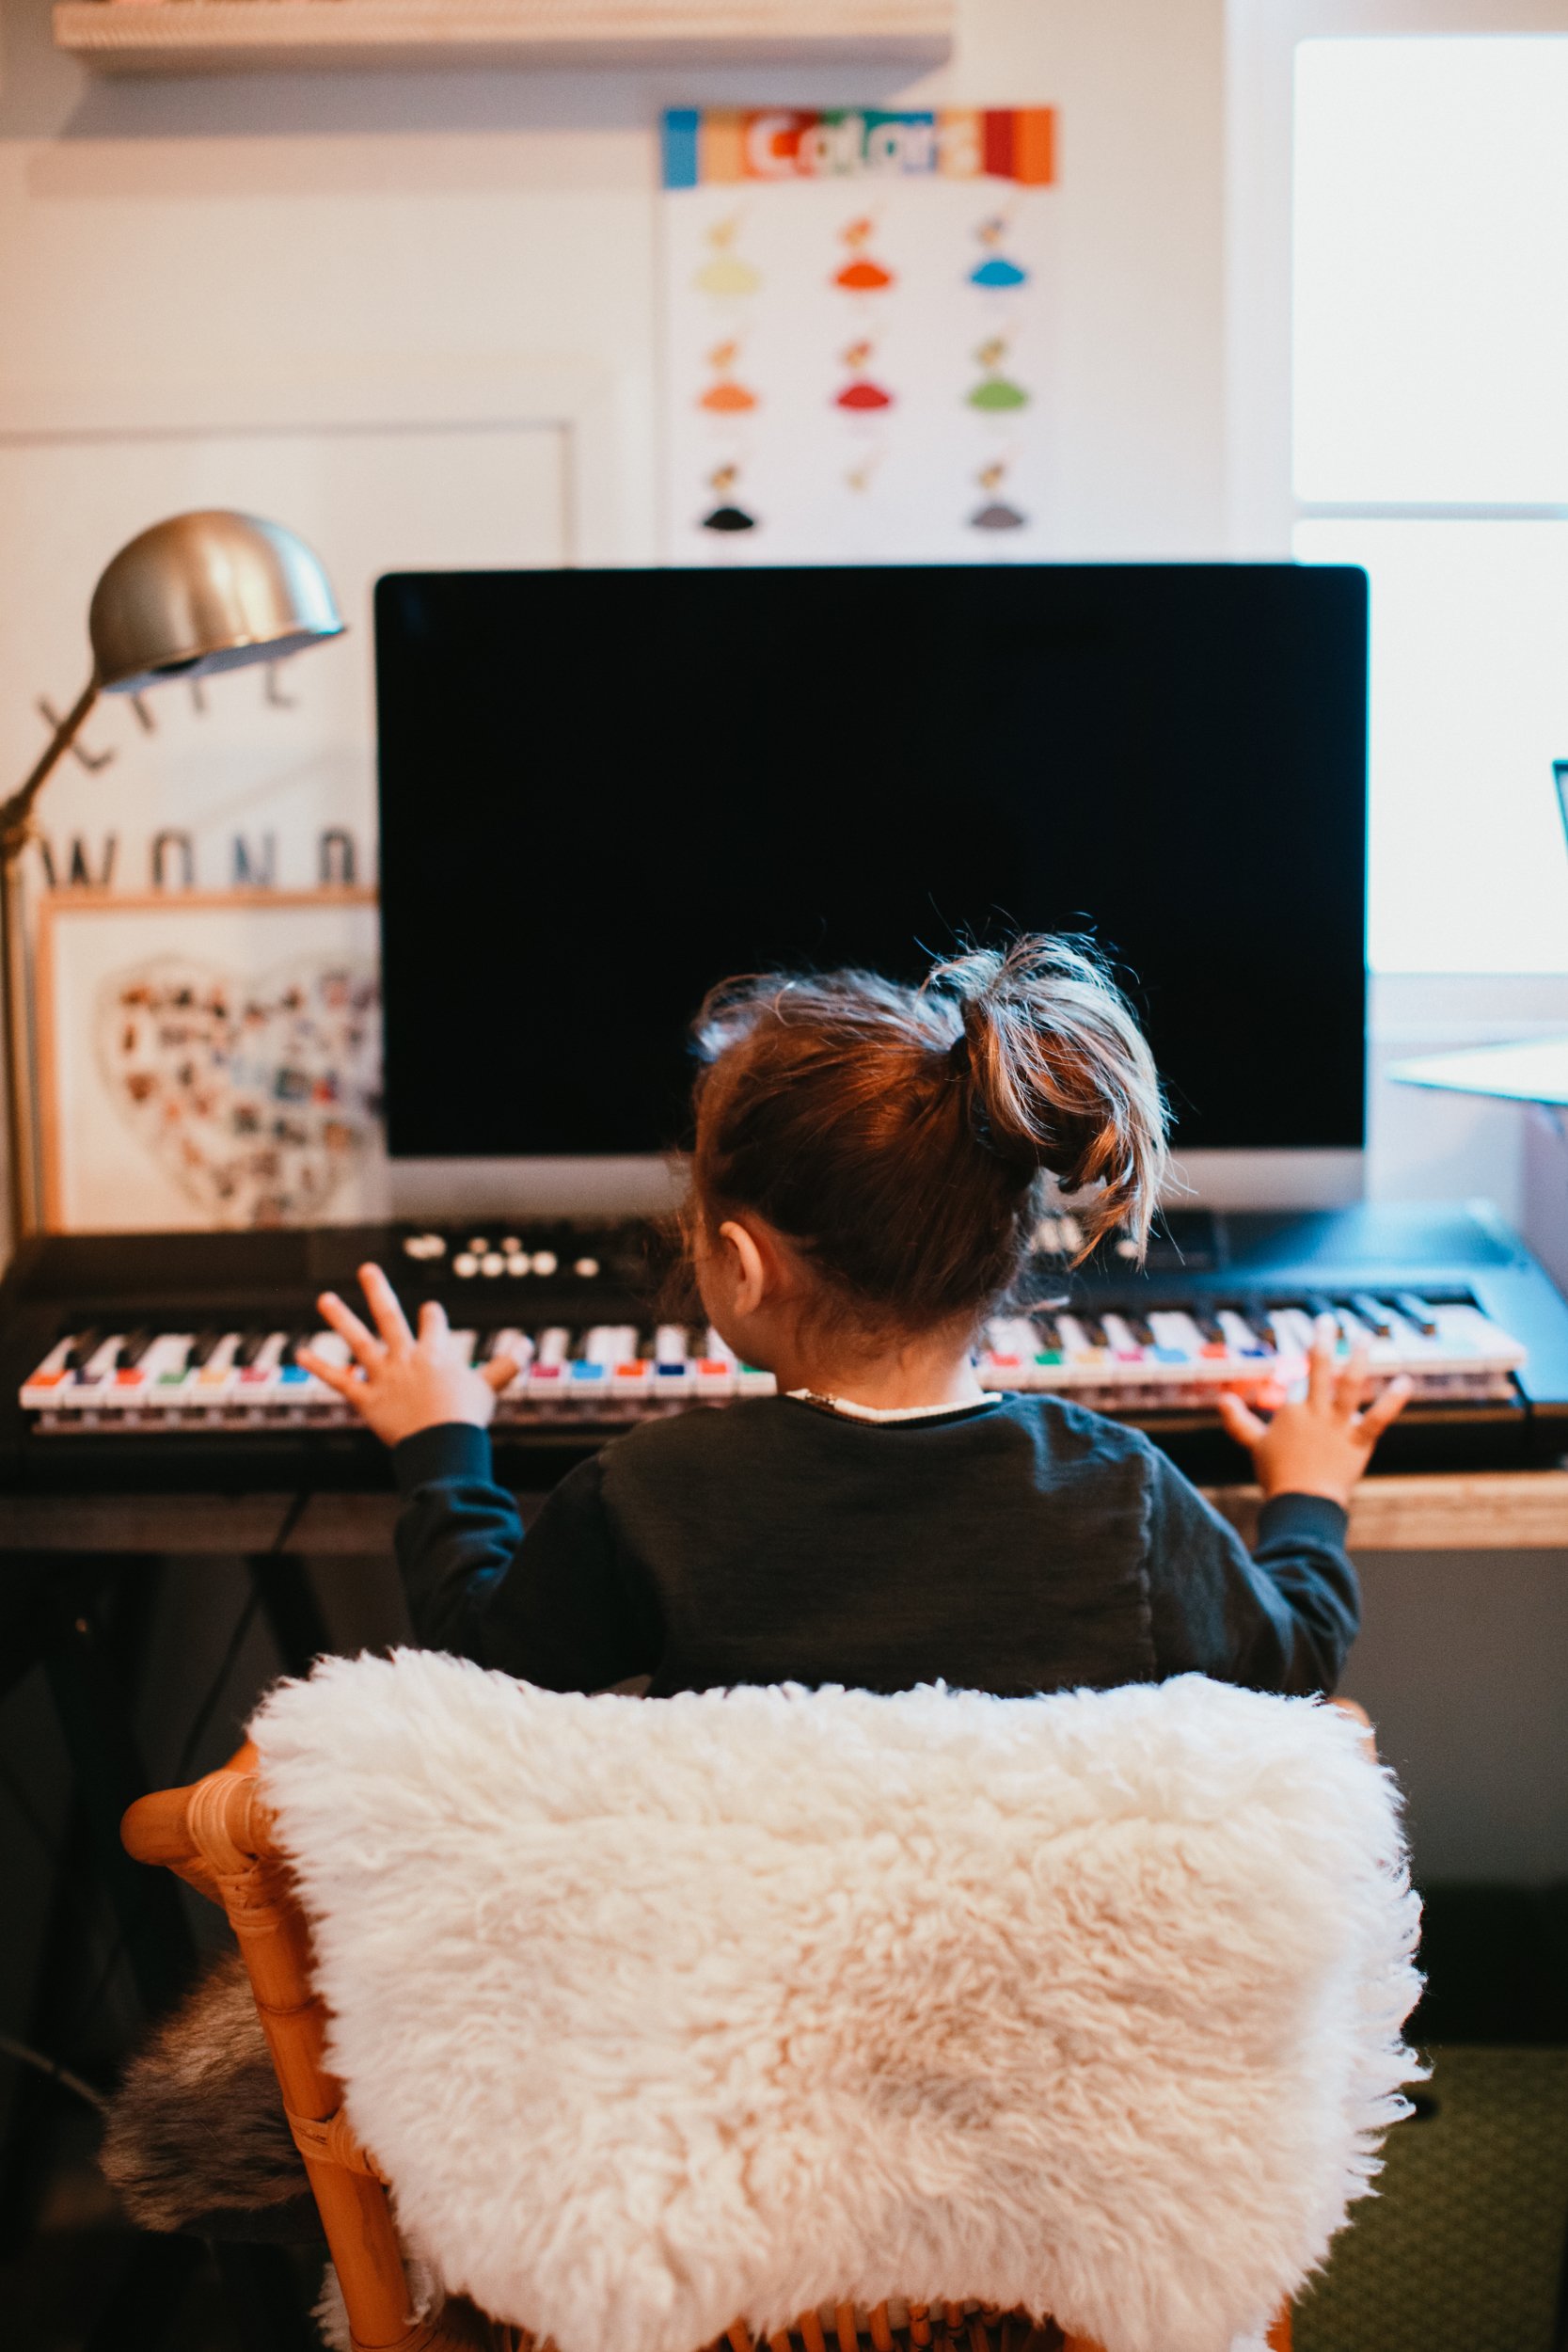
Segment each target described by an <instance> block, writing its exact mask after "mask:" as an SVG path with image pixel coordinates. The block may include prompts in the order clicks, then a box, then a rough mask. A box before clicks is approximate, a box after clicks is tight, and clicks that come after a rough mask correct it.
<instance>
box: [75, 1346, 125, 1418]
mask: <svg viewBox="0 0 1568 2352" xmlns="http://www.w3.org/2000/svg"><path fill="white" fill-rule="evenodd" d="M121 1336H122V1335H121V1333H119V1331H111V1332H110V1334H109V1336H108V1338H107V1339H101V1340H100V1341H99V1343H98V1345H97V1346H96V1347H95V1348H94V1349H93V1351H92V1353H91V1355H90V1356H88V1357H87V1358H85V1359H84V1360H83V1361H82V1362H81V1363H79V1364H78V1365H77V1367H76V1372H75V1375H74V1377H73V1378H72V1380H71V1389H72V1391H73V1397H72V1402H74V1403H81V1402H83V1401H85V1399H86V1397H87V1395H89V1394H94V1393H96V1392H97V1391H100V1390H101V1389H103V1386H104V1384H105V1383H106V1382H107V1381H108V1379H109V1378H110V1376H111V1375H112V1374H113V1372H114V1368H115V1360H116V1359H117V1358H118V1356H119V1345H120V1339H121Z"/></svg>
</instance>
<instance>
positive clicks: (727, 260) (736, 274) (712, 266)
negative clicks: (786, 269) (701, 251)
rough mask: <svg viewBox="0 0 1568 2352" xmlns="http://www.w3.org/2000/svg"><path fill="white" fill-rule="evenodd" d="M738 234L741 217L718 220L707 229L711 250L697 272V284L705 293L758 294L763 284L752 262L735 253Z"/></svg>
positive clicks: (735, 216)
mask: <svg viewBox="0 0 1568 2352" xmlns="http://www.w3.org/2000/svg"><path fill="white" fill-rule="evenodd" d="M739 234H740V216H739V215H738V214H736V215H734V216H733V217H732V218H731V219H729V220H716V221H715V222H714V223H713V225H712V227H711V228H710V229H709V230H708V232H707V243H708V245H709V246H711V248H712V250H711V252H710V253H709V255H708V258H707V260H706V261H705V262H704V263H703V265H702V267H701V268H700V269H699V270H698V272H697V283H698V285H699V286H700V287H701V288H702V290H703V292H704V294H723V295H732V294H755V293H756V291H757V288H758V287H759V286H760V285H761V284H762V279H761V278H760V276H759V275H758V273H757V272H756V271H755V270H754V269H753V268H752V264H751V262H747V261H743V260H742V259H741V257H740V255H739V254H738V253H736V250H735V242H736V238H737V237H738V236H739Z"/></svg>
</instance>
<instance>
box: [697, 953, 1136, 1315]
mask: <svg viewBox="0 0 1568 2352" xmlns="http://www.w3.org/2000/svg"><path fill="white" fill-rule="evenodd" d="M695 1036H696V1040H697V1047H698V1051H699V1054H700V1055H701V1057H702V1059H703V1062H704V1064H705V1067H704V1068H703V1070H702V1072H701V1073H700V1074H699V1077H698V1080H697V1087H696V1144H695V1150H694V1153H693V1159H692V1211H693V1223H694V1227H695V1241H696V1249H697V1260H698V1270H699V1276H701V1275H702V1273H703V1268H704V1264H705V1261H706V1262H711V1257H712V1253H713V1251H714V1249H715V1248H716V1247H717V1242H718V1236H719V1234H720V1232H721V1227H723V1226H724V1225H725V1224H726V1223H727V1222H730V1221H732V1220H733V1221H736V1222H737V1223H738V1224H739V1225H740V1226H741V1227H744V1228H750V1229H752V1230H755V1229H756V1227H757V1226H758V1223H759V1221H760V1224H761V1226H762V1227H763V1228H764V1229H765V1230H766V1231H767V1232H769V1233H771V1234H773V1235H777V1236H779V1237H781V1238H782V1240H783V1241H784V1244H785V1245H786V1246H787V1248H788V1250H789V1252H790V1254H791V1257H792V1260H793V1262H794V1263H795V1264H796V1265H797V1266H798V1267H799V1268H800V1270H801V1271H802V1273H803V1276H804V1278H805V1279H807V1281H808V1282H809V1286H810V1290H811V1293H812V1296H811V1298H810V1300H809V1302H808V1303H809V1306H810V1310H811V1311H812V1312H813V1313H814V1314H816V1315H820V1316H822V1317H823V1318H826V1319H829V1320H831V1321H832V1322H834V1323H837V1324H839V1325H841V1326H842V1327H844V1328H845V1329H846V1331H847V1333H848V1332H853V1333H854V1334H856V1335H858V1336H859V1337H860V1338H862V1339H863V1340H864V1341H866V1342H872V1341H875V1340H880V1341H881V1343H883V1344H888V1343H894V1344H896V1343H897V1341H898V1340H899V1339H900V1338H901V1337H903V1338H907V1337H911V1336H914V1335H917V1334H921V1333H925V1332H927V1331H934V1330H936V1329H938V1328H939V1327H945V1326H953V1327H959V1326H967V1327H970V1328H973V1327H974V1325H975V1324H976V1323H978V1321H979V1319H980V1317H981V1316H982V1315H983V1314H984V1313H985V1311H986V1310H987V1309H988V1308H989V1307H990V1305H991V1304H992V1303H993V1302H994V1301H995V1300H996V1299H998V1298H999V1297H1001V1296H1002V1295H1003V1294H1004V1293H1005V1292H1006V1290H1007V1288H1008V1286H1009V1285H1010V1284H1011V1282H1012V1281H1013V1280H1014V1279H1015V1278H1016V1276H1017V1274H1018V1272H1019V1269H1020V1266H1021V1263H1022V1259H1023V1257H1024V1254H1025V1252H1026V1251H1027V1248H1028V1246H1029V1240H1030V1235H1031V1233H1032V1232H1033V1229H1034V1226H1035V1223H1036V1220H1037V1216H1038V1213H1039V1208H1040V1200H1041V1190H1042V1185H1041V1179H1042V1177H1043V1176H1045V1175H1047V1174H1049V1175H1051V1176H1053V1177H1054V1178H1056V1180H1057V1181H1058V1183H1059V1184H1060V1185H1061V1186H1062V1188H1063V1189H1064V1190H1065V1191H1067V1192H1069V1193H1074V1194H1077V1193H1084V1194H1085V1195H1086V1196H1087V1197H1086V1198H1085V1200H1084V1201H1083V1202H1082V1203H1081V1205H1079V1206H1078V1209H1077V1214H1078V1217H1079V1223H1080V1225H1081V1226H1082V1228H1083V1231H1084V1234H1085V1248H1091V1247H1092V1246H1093V1244H1094V1242H1095V1241H1096V1240H1098V1239H1099V1237H1100V1236H1101V1233H1103V1232H1106V1231H1107V1230H1108V1229H1109V1228H1110V1227H1112V1226H1122V1227H1124V1228H1125V1229H1126V1231H1127V1232H1128V1233H1129V1234H1130V1235H1131V1236H1132V1238H1133V1239H1134V1240H1135V1241H1136V1242H1137V1243H1138V1244H1139V1245H1140V1247H1141V1245H1142V1244H1143V1242H1144V1240H1145V1238H1146V1236H1147V1234H1148V1222H1149V1218H1150V1216H1152V1214H1153V1211H1154V1206H1155V1202H1156V1199H1157V1197H1158V1193H1159V1187H1160V1181H1161V1177H1162V1174H1163V1172H1164V1162H1165V1111H1164V1101H1163V1099H1162V1096H1161V1091H1160V1082H1159V1078H1158V1076H1157V1074H1156V1073H1155V1069H1154V1064H1153V1060H1152V1058H1151V1057H1150V1055H1149V1051H1148V1045H1147V1044H1146V1043H1145V1041H1144V1039H1143V1037H1142V1035H1141V1033H1140V1032H1139V1029H1138V1027H1137V1024H1136V1023H1135V1021H1134V1020H1133V1017H1132V1012H1131V1010H1130V1009H1129V1007H1128V1005H1127V1003H1126V1000H1125V999H1124V998H1123V996H1122V995H1121V994H1120V993H1119V991H1118V990H1117V988H1116V986H1115V984H1114V983H1113V981H1112V980H1111V978H1110V977H1109V975H1108V974H1107V972H1106V971H1105V969H1104V967H1103V966H1102V965H1101V963H1100V962H1099V961H1097V960H1096V958H1095V957H1094V955H1093V954H1092V953H1091V952H1090V951H1089V950H1088V949H1087V948H1085V946H1083V945H1082V944H1080V943H1076V942H1073V941H1069V940H1065V939H1048V938H1023V939H1020V940H1017V941H1015V942H1014V944H1013V946H1011V947H1010V948H1008V950H1007V952H1006V954H1005V955H1003V954H998V953H993V952H990V951H986V952H976V953H974V954H971V955H965V956H959V957H957V958H955V959H954V960H953V961H950V962H947V963H942V964H938V965H937V966H936V968H935V969H934V970H933V971H932V972H931V973H930V974H929V975H928V977H927V979H926V980H925V982H924V983H923V985H922V986H921V987H920V988H918V989H914V988H906V987H902V986H899V985H897V984H896V983H895V982H894V981H891V980H883V979H879V978H877V977H875V976H874V975H872V974H870V973H864V972H834V973H828V974H821V975H816V976H813V977H800V978H794V979H792V978H789V977H785V976H784V975H781V974H777V973H773V974H768V975H767V976H765V977H753V978H744V979H736V980H727V981H725V982H723V983H722V984H721V986H720V987H719V988H717V989H715V990H714V991H713V993H712V994H711V995H710V996H709V997H708V999H707V1002H706V1003H705V1006H704V1007H703V1009H702V1012H701V1013H700V1014H699V1016H698V1019H697V1023H696V1027H695ZM706 1287H707V1285H706V1284H705V1289H706Z"/></svg>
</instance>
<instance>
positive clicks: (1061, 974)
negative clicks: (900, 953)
mask: <svg viewBox="0 0 1568 2352" xmlns="http://www.w3.org/2000/svg"><path fill="white" fill-rule="evenodd" d="M926 986H927V990H928V991H930V992H932V993H935V994H937V995H938V996H939V997H946V998H947V999H948V1000H949V1001H950V1002H951V1004H952V1007H953V1010H954V1011H955V1012H956V1014H957V1016H958V1035H957V1036H956V1037H955V1039H954V1041H953V1045H952V1047H951V1048H950V1052H951V1053H952V1055H953V1058H954V1061H955V1066H956V1067H959V1068H962V1069H965V1070H967V1073H968V1076H969V1079H970V1082H971V1088H972V1094H973V1101H972V1111H971V1118H972V1123H973V1125H974V1132H975V1135H976V1137H977V1139H978V1140H979V1142H980V1143H981V1144H982V1145H983V1146H984V1147H985V1148H986V1149H987V1150H989V1151H990V1152H995V1154H996V1155H997V1156H998V1158H1000V1159H1001V1160H1003V1161H1004V1162H1005V1163H1006V1164H1007V1165H1009V1166H1014V1167H1017V1168H1019V1170H1020V1172H1021V1176H1022V1175H1023V1174H1025V1173H1032V1172H1034V1171H1036V1170H1039V1169H1044V1170H1047V1171H1048V1172H1049V1173H1050V1174H1051V1175H1053V1176H1054V1177H1055V1179H1056V1181H1057V1182H1058V1184H1060V1185H1061V1186H1062V1187H1063V1189H1064V1190H1065V1191H1068V1192H1070V1193H1079V1192H1084V1191H1088V1190H1095V1197H1094V1198H1093V1199H1092V1200H1088V1201H1085V1204H1084V1209H1083V1215H1082V1217H1081V1220H1080V1221H1081V1222H1082V1223H1083V1224H1084V1226H1085V1232H1086V1234H1087V1246H1088V1247H1090V1248H1092V1247H1093V1245H1094V1243H1095V1241H1097V1240H1098V1239H1099V1237H1100V1236H1101V1233H1103V1232H1106V1231H1107V1230H1108V1229H1109V1228H1111V1227H1112V1226H1115V1225H1125V1226H1126V1228H1127V1230H1128V1232H1129V1233H1130V1234H1131V1235H1132V1238H1133V1239H1134V1240H1135V1241H1136V1242H1138V1243H1139V1244H1140V1245H1141V1244H1142V1243H1143V1242H1144V1241H1145V1240H1146V1239H1147V1236H1148V1226H1149V1221H1150V1218H1151V1217H1152V1216H1153V1213H1154V1208H1155V1205H1156V1202H1157V1200H1158V1198H1159V1190H1160V1184H1161V1180H1162V1178H1163V1176H1164V1168H1165V1158H1166V1140H1165V1138H1166V1112H1165V1104H1164V1097H1163V1095H1162V1092H1161V1089H1160V1081H1159V1076H1158V1073H1156V1071H1155V1068H1154V1061H1153V1057H1152V1056H1151V1055H1150V1053H1149V1050H1148V1044H1147V1043H1146V1042H1145V1040H1144V1037H1143V1034H1142V1032H1141V1030H1140V1029H1139V1027H1138V1025H1137V1022H1136V1020H1135V1019H1134V1018H1133V1015H1132V1008H1131V1007H1130V1006H1129V1004H1128V1002H1127V999H1126V998H1125V996H1124V995H1123V994H1122V993H1121V991H1120V990H1119V989H1118V988H1117V985H1116V982H1115V981H1114V980H1113V979H1112V977H1111V975H1110V972H1109V970H1108V969H1107V967H1106V964H1105V962H1104V961H1103V960H1102V959H1101V956H1100V955H1099V954H1098V953H1097V951H1096V950H1095V948H1094V947H1093V946H1092V945H1091V944H1090V943H1089V942H1088V941H1086V940H1079V939H1063V938H1048V937H1044V936H1041V935H1039V934H1026V935H1025V936H1024V937H1022V938H1021V939H1017V940H1015V941H1014V942H1013V944H1012V946H1010V947H1009V948H1007V950H1006V953H1001V952H999V951H997V950H996V949H994V948H974V949H972V950H971V951H970V952H969V953H968V954H966V955H962V956H956V957H953V958H951V959H949V960H948V961H946V962H943V963H940V964H938V965H937V966H936V968H935V969H934V970H933V971H932V972H931V973H930V975H929V977H927V983H926ZM960 1048H961V1049H962V1050H961V1053H960ZM1095 1188H1098V1189H1095Z"/></svg>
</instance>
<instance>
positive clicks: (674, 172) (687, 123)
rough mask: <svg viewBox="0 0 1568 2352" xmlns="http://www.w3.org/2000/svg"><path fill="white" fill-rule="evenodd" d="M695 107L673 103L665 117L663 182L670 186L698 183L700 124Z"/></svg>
mask: <svg viewBox="0 0 1568 2352" xmlns="http://www.w3.org/2000/svg"><path fill="white" fill-rule="evenodd" d="M700 120H701V117H700V116H699V114H698V112H697V109H696V107H695V106H671V107H670V108H669V109H668V110H667V111H666V114H665V117H664V184H665V186H666V187H667V188H694V187H695V186H696V185H697V177H698V174H697V125H698V123H699V121H700Z"/></svg>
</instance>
